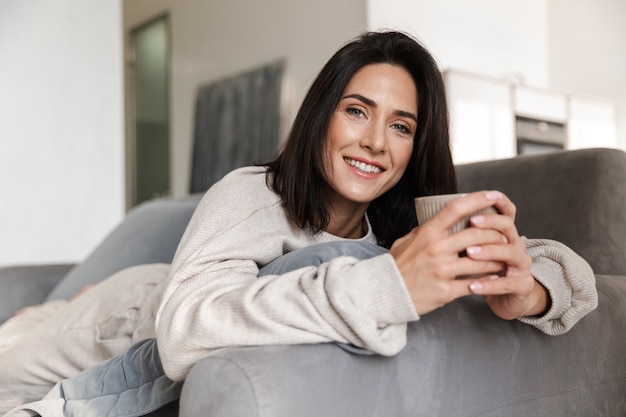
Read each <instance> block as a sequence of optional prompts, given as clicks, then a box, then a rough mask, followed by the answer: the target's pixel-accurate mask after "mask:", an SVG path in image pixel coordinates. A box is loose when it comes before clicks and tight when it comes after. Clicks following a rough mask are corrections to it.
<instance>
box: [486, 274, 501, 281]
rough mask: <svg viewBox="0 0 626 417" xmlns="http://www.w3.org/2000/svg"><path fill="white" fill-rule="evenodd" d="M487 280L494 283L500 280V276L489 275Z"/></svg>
mask: <svg viewBox="0 0 626 417" xmlns="http://www.w3.org/2000/svg"><path fill="white" fill-rule="evenodd" d="M489 279H490V280H492V281H495V280H497V279H500V275H489Z"/></svg>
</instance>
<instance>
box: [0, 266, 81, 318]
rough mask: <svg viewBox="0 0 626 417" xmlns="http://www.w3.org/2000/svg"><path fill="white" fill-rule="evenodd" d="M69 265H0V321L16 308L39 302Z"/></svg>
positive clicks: (8, 316) (44, 297) (60, 278)
mask: <svg viewBox="0 0 626 417" xmlns="http://www.w3.org/2000/svg"><path fill="white" fill-rule="evenodd" d="M73 266H74V265H71V264H57V265H23V266H6V267H2V268H0V323H3V322H4V321H6V320H7V319H9V318H10V317H12V316H13V314H15V312H16V311H17V310H19V309H20V308H23V307H27V306H29V305H35V304H41V303H42V302H44V300H45V299H46V297H47V296H48V293H50V291H51V290H52V288H54V286H55V285H56V284H57V283H58V282H60V281H61V280H62V279H63V277H65V275H66V274H67V273H68V271H69V270H70V269H72V267H73Z"/></svg>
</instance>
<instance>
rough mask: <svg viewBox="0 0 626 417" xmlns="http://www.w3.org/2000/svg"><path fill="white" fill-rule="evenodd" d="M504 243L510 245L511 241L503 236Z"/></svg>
mask: <svg viewBox="0 0 626 417" xmlns="http://www.w3.org/2000/svg"><path fill="white" fill-rule="evenodd" d="M502 241H503V242H504V243H509V239H507V238H506V236H504V235H502Z"/></svg>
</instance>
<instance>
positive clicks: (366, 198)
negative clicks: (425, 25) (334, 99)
mask: <svg viewBox="0 0 626 417" xmlns="http://www.w3.org/2000/svg"><path fill="white" fill-rule="evenodd" d="M416 127H417V89H416V87H415V82H414V81H413V79H412V78H411V75H410V74H409V73H408V72H407V71H406V70H404V69H403V68H401V67H396V66H393V65H390V64H373V65H367V66H365V67H363V68H362V69H360V70H359V71H358V72H357V73H356V74H354V77H352V79H351V80H350V82H349V83H348V85H347V86H346V88H345V90H344V95H343V97H342V98H341V100H340V101H339V104H338V106H337V109H336V110H335V112H334V113H333V116H332V118H331V120H330V124H329V126H328V133H327V137H326V140H327V143H326V146H327V149H326V154H327V164H328V168H327V171H328V184H329V186H330V188H331V189H332V192H330V193H329V195H328V202H329V203H330V205H331V206H332V208H333V213H334V214H335V218H337V219H347V218H352V219H353V222H354V223H355V224H361V223H360V219H362V218H363V216H364V215H365V212H366V210H367V208H368V206H369V203H370V202H371V201H373V200H375V199H376V198H378V197H380V196H381V195H383V194H384V193H386V192H387V191H389V190H390V189H391V188H392V187H393V186H395V185H396V184H397V183H398V181H400V178H402V175H404V171H405V170H406V167H407V165H408V163H409V160H410V159H411V155H412V153H413V132H415V131H416ZM346 226H347V229H348V230H351V229H353V228H352V227H350V225H346V224H345V221H344V222H340V223H339V224H337V222H333V219H332V218H331V222H330V223H329V225H328V226H327V228H326V231H327V232H329V233H332V234H334V235H337V236H341V235H342V232H341V231H342V229H344V228H346ZM365 232H366V230H361V231H360V233H357V235H356V236H353V235H350V237H360V236H363V235H364V234H365ZM344 237H348V236H344Z"/></svg>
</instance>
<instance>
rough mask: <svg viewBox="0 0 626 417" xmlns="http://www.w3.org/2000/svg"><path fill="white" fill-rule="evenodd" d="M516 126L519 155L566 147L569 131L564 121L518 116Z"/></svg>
mask: <svg viewBox="0 0 626 417" xmlns="http://www.w3.org/2000/svg"><path fill="white" fill-rule="evenodd" d="M515 128H516V129H515V130H516V136H517V154H518V155H532V154H539V153H547V152H555V151H562V150H564V149H565V145H566V140H567V131H566V126H565V124H563V123H556V122H551V121H547V120H539V119H533V118H529V117H523V116H516V117H515Z"/></svg>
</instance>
